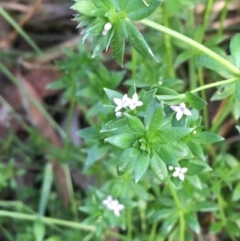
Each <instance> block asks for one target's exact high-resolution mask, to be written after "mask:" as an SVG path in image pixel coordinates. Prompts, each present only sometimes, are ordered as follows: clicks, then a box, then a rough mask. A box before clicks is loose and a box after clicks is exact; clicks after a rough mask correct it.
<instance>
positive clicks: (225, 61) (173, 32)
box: [140, 19, 240, 76]
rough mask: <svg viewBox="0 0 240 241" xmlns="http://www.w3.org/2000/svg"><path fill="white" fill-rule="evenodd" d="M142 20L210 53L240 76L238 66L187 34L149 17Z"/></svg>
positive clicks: (213, 57)
mask: <svg viewBox="0 0 240 241" xmlns="http://www.w3.org/2000/svg"><path fill="white" fill-rule="evenodd" d="M140 22H141V23H142V24H144V25H146V26H149V27H151V28H154V29H156V30H158V31H160V32H164V33H166V34H169V35H170V36H172V37H174V38H176V39H178V40H181V41H183V42H185V43H186V44H188V45H190V46H192V47H193V48H195V49H197V50H199V51H201V52H203V53H204V54H206V55H208V56H209V57H211V58H212V59H214V60H216V61H217V62H218V63H220V64H222V65H224V66H225V67H226V68H227V69H229V70H230V71H231V72H232V73H233V74H234V75H237V76H240V70H239V69H238V68H237V67H236V66H234V65H233V64H231V63H230V62H228V61H227V60H226V59H224V58H223V57H221V56H220V55H218V54H216V53H215V52H213V51H212V50H210V49H209V48H207V47H205V46H204V45H202V44H200V43H198V42H196V41H194V40H193V39H191V38H188V37H187V36H185V35H183V34H181V33H178V32H176V31H174V30H172V29H169V28H167V27H164V26H163V25H160V24H157V23H155V22H152V21H151V20H148V19H143V20H141V21H140Z"/></svg>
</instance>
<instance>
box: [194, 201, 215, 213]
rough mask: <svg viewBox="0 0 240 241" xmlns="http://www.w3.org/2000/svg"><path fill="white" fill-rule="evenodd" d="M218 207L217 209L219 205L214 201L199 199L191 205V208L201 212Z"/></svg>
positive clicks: (212, 210)
mask: <svg viewBox="0 0 240 241" xmlns="http://www.w3.org/2000/svg"><path fill="white" fill-rule="evenodd" d="M218 209H219V206H218V205H217V204H216V203H213V202H209V201H200V202H197V203H196V204H194V205H193V206H192V207H191V210H193V211H201V212H214V211H216V210H218Z"/></svg>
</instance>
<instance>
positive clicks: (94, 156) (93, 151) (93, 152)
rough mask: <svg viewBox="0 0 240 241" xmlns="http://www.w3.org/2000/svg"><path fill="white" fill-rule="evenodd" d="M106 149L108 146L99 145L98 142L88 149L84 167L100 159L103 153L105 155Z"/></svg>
mask: <svg viewBox="0 0 240 241" xmlns="http://www.w3.org/2000/svg"><path fill="white" fill-rule="evenodd" d="M108 149H109V147H108V146H106V145H105V146H104V145H101V144H100V143H99V142H97V143H96V144H95V145H93V146H92V147H91V148H90V150H89V151H88V156H87V160H86V163H85V165H86V167H87V168H88V167H90V166H91V165H92V164H93V163H94V162H95V161H97V160H99V159H101V158H102V157H103V156H104V155H106V153H107V151H108Z"/></svg>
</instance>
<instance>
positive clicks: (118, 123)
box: [100, 118, 127, 132]
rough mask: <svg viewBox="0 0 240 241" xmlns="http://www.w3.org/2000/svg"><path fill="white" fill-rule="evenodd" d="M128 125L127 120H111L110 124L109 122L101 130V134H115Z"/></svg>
mask: <svg viewBox="0 0 240 241" xmlns="http://www.w3.org/2000/svg"><path fill="white" fill-rule="evenodd" d="M126 125H127V121H126V119H125V118H119V119H115V120H110V121H109V122H107V123H106V124H104V125H103V126H102V129H101V130H100V132H113V131H116V130H118V129H121V128H123V127H124V126H126Z"/></svg>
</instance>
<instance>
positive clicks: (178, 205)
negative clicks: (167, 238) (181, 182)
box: [168, 181, 185, 241]
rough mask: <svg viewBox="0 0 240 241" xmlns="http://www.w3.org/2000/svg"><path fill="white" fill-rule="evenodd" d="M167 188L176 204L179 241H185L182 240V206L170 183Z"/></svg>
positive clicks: (183, 223)
mask: <svg viewBox="0 0 240 241" xmlns="http://www.w3.org/2000/svg"><path fill="white" fill-rule="evenodd" d="M168 187H169V190H170V192H171V194H172V197H173V199H174V201H175V203H176V206H177V208H178V211H179V241H185V238H184V236H185V220H184V212H183V207H182V204H181V202H180V200H179V198H178V195H177V192H176V190H175V189H174V187H173V185H172V182H171V181H169V183H168Z"/></svg>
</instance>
